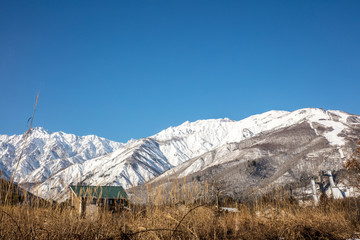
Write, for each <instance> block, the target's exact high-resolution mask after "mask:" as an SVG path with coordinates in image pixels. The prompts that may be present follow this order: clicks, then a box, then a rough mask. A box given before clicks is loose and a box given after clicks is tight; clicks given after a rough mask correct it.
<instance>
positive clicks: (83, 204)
mask: <svg viewBox="0 0 360 240" xmlns="http://www.w3.org/2000/svg"><path fill="white" fill-rule="evenodd" d="M70 201H71V205H72V206H73V207H74V208H75V209H76V210H77V211H78V213H79V214H80V216H82V217H84V216H85V215H96V214H97V213H98V211H99V210H101V209H103V210H110V211H119V210H121V209H122V208H123V207H124V206H127V204H128V196H127V194H126V192H125V190H124V188H123V187H121V186H118V187H113V186H70Z"/></svg>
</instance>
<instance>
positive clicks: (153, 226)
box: [0, 184, 360, 239]
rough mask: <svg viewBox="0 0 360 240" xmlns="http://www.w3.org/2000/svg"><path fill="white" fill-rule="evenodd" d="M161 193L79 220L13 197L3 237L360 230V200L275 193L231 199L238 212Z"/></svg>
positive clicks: (342, 233)
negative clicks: (304, 199)
mask: <svg viewBox="0 0 360 240" xmlns="http://www.w3.org/2000/svg"><path fill="white" fill-rule="evenodd" d="M2 189H8V186H6V185H5V184H3V187H2ZM11 192H12V193H11V194H14V195H15V194H17V193H16V191H11ZM161 193H162V190H161V191H158V192H157V194H154V196H152V199H150V197H149V199H148V200H149V202H148V203H147V204H144V205H134V204H131V205H130V208H131V210H123V211H122V212H116V213H111V212H108V211H101V212H100V214H98V216H97V217H96V218H93V217H91V216H88V217H86V218H80V217H79V215H78V214H77V212H75V211H74V210H73V209H72V208H71V206H69V205H66V204H56V203H50V202H45V201H43V200H42V201H36V200H34V199H32V201H31V203H29V202H26V201H24V198H23V197H19V196H12V197H9V196H8V199H7V202H4V201H2V204H1V206H0V239H349V238H353V237H356V233H357V232H358V231H359V230H360V225H359V223H360V212H359V208H358V204H359V203H360V202H359V201H358V199H350V198H348V199H345V200H337V201H335V200H332V199H327V198H324V199H323V201H322V202H321V204H320V206H319V207H300V206H298V204H296V201H293V200H291V199H289V198H287V197H281V195H279V194H272V195H267V196H265V197H264V196H263V197H261V198H259V199H256V200H255V201H249V202H247V203H236V202H232V203H228V205H227V206H230V207H234V208H236V209H237V210H238V211H237V212H227V211H222V210H219V209H218V208H217V206H216V204H212V203H211V201H208V202H205V200H204V201H202V202H197V203H194V202H193V203H190V201H188V202H187V201H178V202H177V203H175V202H168V203H163V201H162V200H159V199H161V197H160V196H159V194H161ZM4 194H5V193H4V192H3V194H2V195H1V197H2V199H4ZM11 194H10V195H11ZM189 197H191V196H190V195H189ZM9 199H13V200H11V201H10V200H9ZM19 199H20V201H18V200H19ZM180 202H181V203H180Z"/></svg>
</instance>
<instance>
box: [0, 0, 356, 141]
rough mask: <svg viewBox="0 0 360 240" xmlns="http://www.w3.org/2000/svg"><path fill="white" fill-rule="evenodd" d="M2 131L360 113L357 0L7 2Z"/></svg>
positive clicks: (108, 130) (137, 129) (0, 49)
mask: <svg viewBox="0 0 360 240" xmlns="http://www.w3.org/2000/svg"><path fill="white" fill-rule="evenodd" d="M0 89H1V91H0V93H1V94H0V110H1V115H0V134H19V133H22V132H24V131H25V130H26V127H27V119H28V118H29V117H30V116H31V114H32V110H33V105H34V102H35V98H36V94H37V92H38V91H40V99H39V104H38V109H37V112H36V116H35V120H34V125H35V126H43V127H44V128H46V129H48V130H50V131H64V132H68V133H74V134H77V135H87V134H95V135H99V136H102V137H105V138H109V139H111V140H115V141H121V142H125V141H127V140H128V139H130V138H141V137H147V136H150V135H152V134H155V133H157V132H159V131H160V130H162V129H165V128H167V127H169V126H176V125H179V124H181V123H182V122H184V121H187V120H189V121H195V120H198V119H208V118H223V117H228V118H231V119H234V120H240V119H243V118H245V117H248V116H250V115H252V114H257V113H262V112H265V111H268V110H288V111H292V110H296V109H299V108H304V107H321V108H325V109H338V110H343V111H347V112H350V113H354V114H360V94H359V92H360V91H359V90H360V1H343V0H341V1H340V0H339V1H329V0H324V1H320V0H317V1H313V0H305V1H288V0H286V1H276V0H274V1H268V0H265V1H240V0H236V1H211V0H203V1H200V0H199V1H198V0H189V1H180V0H177V1H172V0H163V1H160V0H157V1H155V0H146V1H145V0H144V1H136V0H134V1H118V0H116V1H80V0H79V1H72V0H71V1H57V0H54V1H47V0H46V1H45V0H44V1H36V0H34V1H27V0H26V1H16V0H14V1H7V0H0Z"/></svg>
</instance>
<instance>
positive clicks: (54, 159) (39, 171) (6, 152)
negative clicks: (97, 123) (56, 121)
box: [0, 127, 123, 184]
mask: <svg viewBox="0 0 360 240" xmlns="http://www.w3.org/2000/svg"><path fill="white" fill-rule="evenodd" d="M24 139H25V135H24V134H23V135H13V136H7V135H0V170H2V171H3V176H5V178H10V176H11V175H12V174H14V172H15V175H14V180H15V182H18V183H28V184H35V183H41V182H43V181H45V180H46V179H48V178H49V177H50V176H52V175H54V174H56V173H58V172H59V171H61V170H63V169H66V168H67V167H69V166H71V165H73V164H81V163H83V162H85V161H86V160H89V159H92V158H95V157H98V156H101V155H104V154H107V153H110V152H113V151H114V150H117V149H120V148H121V147H122V146H123V144H122V143H118V142H113V141H110V140H107V139H104V138H100V137H97V136H94V135H89V136H84V137H79V136H75V135H73V134H66V133H63V132H54V133H52V132H49V131H47V130H45V129H43V128H41V127H37V128H33V129H32V130H31V132H30V134H29V135H28V139H27V141H26V142H25V141H24ZM24 143H25V145H24ZM22 151H23V155H22V157H21V159H20V162H19V164H18V160H19V157H20V154H21V152H22ZM17 164H18V167H17ZM16 167H17V169H16ZM15 170H16V171H15Z"/></svg>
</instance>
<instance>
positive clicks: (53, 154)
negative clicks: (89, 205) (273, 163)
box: [0, 108, 360, 198]
mask: <svg viewBox="0 0 360 240" xmlns="http://www.w3.org/2000/svg"><path fill="white" fill-rule="evenodd" d="M359 124H360V117H359V116H356V115H351V114H348V113H345V112H342V111H336V110H324V109H318V108H304V109H299V110H296V111H293V112H288V111H275V110H273V111H268V112H265V113H262V114H257V115H253V116H250V117H248V118H245V119H242V120H240V121H234V120H231V119H229V118H221V119H208V120H198V121H195V122H189V121H186V122H184V123H182V124H181V125H179V126H176V127H169V128H167V129H165V130H163V131H161V132H159V133H157V134H155V135H153V136H150V137H147V138H142V139H139V140H134V139H131V140H129V141H128V142H127V143H126V144H122V143H116V142H112V141H110V140H107V139H104V138H100V137H97V136H94V135H89V136H83V137H79V136H76V135H73V134H67V133H63V132H54V133H51V132H49V131H46V130H44V129H43V128H35V129H34V130H33V132H32V134H31V135H30V136H29V139H28V143H27V146H26V148H25V157H24V159H22V160H21V163H20V166H19V171H18V172H17V173H16V175H15V176H16V181H19V182H27V183H41V184H40V186H39V188H38V189H37V190H35V191H34V192H36V191H38V190H39V191H40V192H42V193H43V195H42V196H43V197H48V198H50V197H51V196H56V195H57V193H58V192H59V186H62V187H63V188H60V191H62V190H61V189H65V188H66V186H67V185H68V184H76V183H80V182H82V183H84V184H95V185H99V184H101V185H122V186H123V187H125V188H128V187H131V186H134V185H139V184H142V183H144V182H147V181H149V180H151V179H153V178H154V177H156V176H158V175H160V174H161V173H163V172H164V171H166V170H168V169H171V168H173V167H176V166H183V165H182V164H185V163H190V160H193V159H197V158H199V157H200V156H202V155H204V154H207V153H210V152H213V151H215V149H223V150H224V152H226V154H232V155H233V156H232V157H231V158H229V159H236V156H237V155H236V154H239V152H236V151H232V150H231V149H233V147H234V146H236V144H239V143H242V142H244V141H247V140H249V141H250V142H251V141H252V139H255V138H261V136H268V135H269V134H270V135H271V133H273V132H279V131H280V132H281V131H287V130H286V129H288V128H294V126H296V127H297V128H298V129H300V130H302V129H306V130H303V131H304V132H305V133H306V134H305V133H304V137H301V136H300V137H299V139H300V140H301V141H303V140H304V139H313V138H316V139H317V141H321V143H322V144H323V145H322V146H326V147H329V148H334V149H335V150H336V151H339V153H340V152H341V153H340V155H341V156H343V155H344V153H343V152H342V149H343V148H344V146H346V145H347V144H348V143H349V142H350V141H352V139H353V138H354V137H353V135H354V133H356V131H358V130H356V129H358V128H359V127H360V126H359ZM354 129H355V130H354ZM300 130H299V131H300ZM351 134H353V135H351ZM357 136H358V135H357ZM319 139H320V140H319ZM20 140H21V136H16V135H15V136H12V137H8V136H5V135H3V136H0V160H1V161H0V167H1V168H2V169H4V172H5V174H6V175H7V176H9V175H10V174H12V173H13V172H14V166H15V165H16V164H15V161H16V159H18V156H19V149H21V147H22V146H23V145H21V144H23V143H22V141H20ZM265 140H266V141H270V140H268V139H263V141H265ZM273 141H275V140H273ZM276 141H280V140H279V138H276ZM294 141H295V140H294ZM304 142H305V143H306V141H304ZM271 144H272V142H270V143H269V146H271ZM286 144H287V143H284V146H285V145H286ZM256 151H260V150H256ZM256 151H255V152H250V153H249V154H250V155H251V156H253V155H254V156H257V155H259V156H260V155H261V154H262V152H266V151H264V150H261V151H260V152H256ZM229 152H230V153H229ZM212 157H213V156H212V155H210V158H212ZM217 157H218V159H217V160H216V161H215V162H213V163H212V164H215V163H216V164H219V163H221V161H222V160H221V159H222V158H221V157H220V156H217ZM196 164H197V167H194V168H191V169H198V170H201V167H202V166H204V165H203V163H201V164H198V162H196ZM191 169H188V170H187V171H186V172H185V173H186V174H188V173H191V172H192V171H193V170H191ZM50 176H52V177H50Z"/></svg>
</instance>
